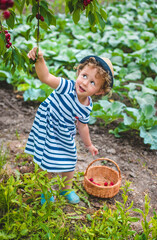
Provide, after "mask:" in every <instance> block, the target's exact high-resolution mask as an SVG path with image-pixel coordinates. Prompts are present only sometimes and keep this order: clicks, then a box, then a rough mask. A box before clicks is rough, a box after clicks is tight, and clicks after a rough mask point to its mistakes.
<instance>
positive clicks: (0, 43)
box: [0, 33, 6, 56]
mask: <svg viewBox="0 0 157 240" xmlns="http://www.w3.org/2000/svg"><path fill="white" fill-rule="evenodd" d="M5 45H6V43H5V34H4V33H1V34H0V56H1V55H3V54H4V53H5V51H6V46H5Z"/></svg>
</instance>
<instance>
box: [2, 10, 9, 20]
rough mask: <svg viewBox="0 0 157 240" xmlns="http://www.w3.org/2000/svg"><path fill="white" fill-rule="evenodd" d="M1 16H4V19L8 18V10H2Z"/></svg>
mask: <svg viewBox="0 0 157 240" xmlns="http://www.w3.org/2000/svg"><path fill="white" fill-rule="evenodd" d="M3 17H4V18H5V19H8V18H9V17H10V12H9V11H4V12H3Z"/></svg>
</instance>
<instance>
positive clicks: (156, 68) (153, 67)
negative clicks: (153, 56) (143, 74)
mask: <svg viewBox="0 0 157 240" xmlns="http://www.w3.org/2000/svg"><path fill="white" fill-rule="evenodd" d="M149 66H150V68H151V70H152V71H154V72H155V73H157V64H155V63H153V62H151V63H150V64H149Z"/></svg>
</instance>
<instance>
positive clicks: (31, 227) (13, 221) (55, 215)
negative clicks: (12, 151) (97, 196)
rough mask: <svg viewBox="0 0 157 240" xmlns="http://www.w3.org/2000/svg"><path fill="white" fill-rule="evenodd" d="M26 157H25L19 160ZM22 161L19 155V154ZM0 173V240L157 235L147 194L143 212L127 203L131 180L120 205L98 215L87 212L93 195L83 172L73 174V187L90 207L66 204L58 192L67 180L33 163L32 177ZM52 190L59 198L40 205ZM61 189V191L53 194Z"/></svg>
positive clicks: (123, 237) (105, 209)
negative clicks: (138, 226) (138, 227)
mask: <svg viewBox="0 0 157 240" xmlns="http://www.w3.org/2000/svg"><path fill="white" fill-rule="evenodd" d="M21 157H22V156H21ZM17 158H19V156H17ZM1 173H2V172H0V209H1V210H0V239H2V240H3V239H16V240H18V239H43V240H44V239H45V240H46V239H56V240H57V239H58V240H65V239H67V240H70V239H71V240H72V239H73V240H74V239H80V240H81V239H82V240H83V239H93V240H96V239H98V240H99V239H119V240H120V239H121V240H122V239H124V240H126V239H136V240H139V239H141V240H142V239H150V240H155V237H156V234H157V217H156V216H157V215H156V213H155V212H154V216H153V217H151V219H150V221H148V219H147V216H148V213H149V208H150V206H149V203H150V199H149V198H148V196H147V195H146V196H145V206H144V209H145V210H144V211H142V210H141V209H139V208H138V209H132V207H133V202H131V204H130V205H129V204H128V193H129V192H130V191H131V189H129V186H130V182H126V183H125V185H124V186H123V187H122V188H121V189H122V193H121V194H122V199H123V200H122V202H116V206H115V207H114V209H113V210H111V209H110V208H109V207H108V206H107V205H106V203H105V204H104V205H103V207H101V208H100V209H99V210H98V211H95V212H94V213H92V214H89V213H87V208H90V195H88V194H87V192H86V191H85V190H84V188H83V186H82V183H81V182H82V178H83V173H77V174H76V175H75V181H74V188H75V191H77V193H78V194H79V196H80V198H81V200H82V201H84V203H85V206H86V207H81V206H79V205H76V206H75V205H73V206H71V207H70V209H71V210H70V211H66V209H68V205H69V204H68V203H67V202H66V200H65V199H64V197H63V196H61V195H59V190H60V189H61V187H62V186H64V185H65V181H64V180H62V179H60V177H59V176H57V177H53V178H51V179H49V178H48V176H47V173H46V171H39V168H38V166H37V165H35V171H34V173H25V174H23V175H21V174H20V173H19V172H15V174H14V175H12V176H10V177H9V176H8V177H5V178H4V173H3V178H2V175H1ZM49 189H52V193H53V195H54V196H55V203H52V202H49V201H48V202H47V203H45V204H44V205H43V206H41V205H40V200H41V197H40V196H41V193H44V194H45V196H47V198H49V196H50V193H49ZM54 189H58V190H54ZM133 211H135V212H137V213H138V214H140V215H141V217H142V220H140V218H137V217H132V216H131V215H132V213H133ZM138 221H141V225H142V229H143V231H142V232H140V233H137V232H136V231H135V230H133V229H132V226H131V224H132V223H134V222H138Z"/></svg>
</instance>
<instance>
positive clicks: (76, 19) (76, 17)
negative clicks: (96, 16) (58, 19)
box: [72, 8, 80, 24]
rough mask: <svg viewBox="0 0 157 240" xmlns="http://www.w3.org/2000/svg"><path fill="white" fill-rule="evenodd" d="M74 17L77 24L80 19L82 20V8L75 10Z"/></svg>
mask: <svg viewBox="0 0 157 240" xmlns="http://www.w3.org/2000/svg"><path fill="white" fill-rule="evenodd" d="M72 17H73V21H74V23H75V24H77V23H78V21H79V20H80V9H79V8H77V9H75V10H74V12H73V15H72Z"/></svg>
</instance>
